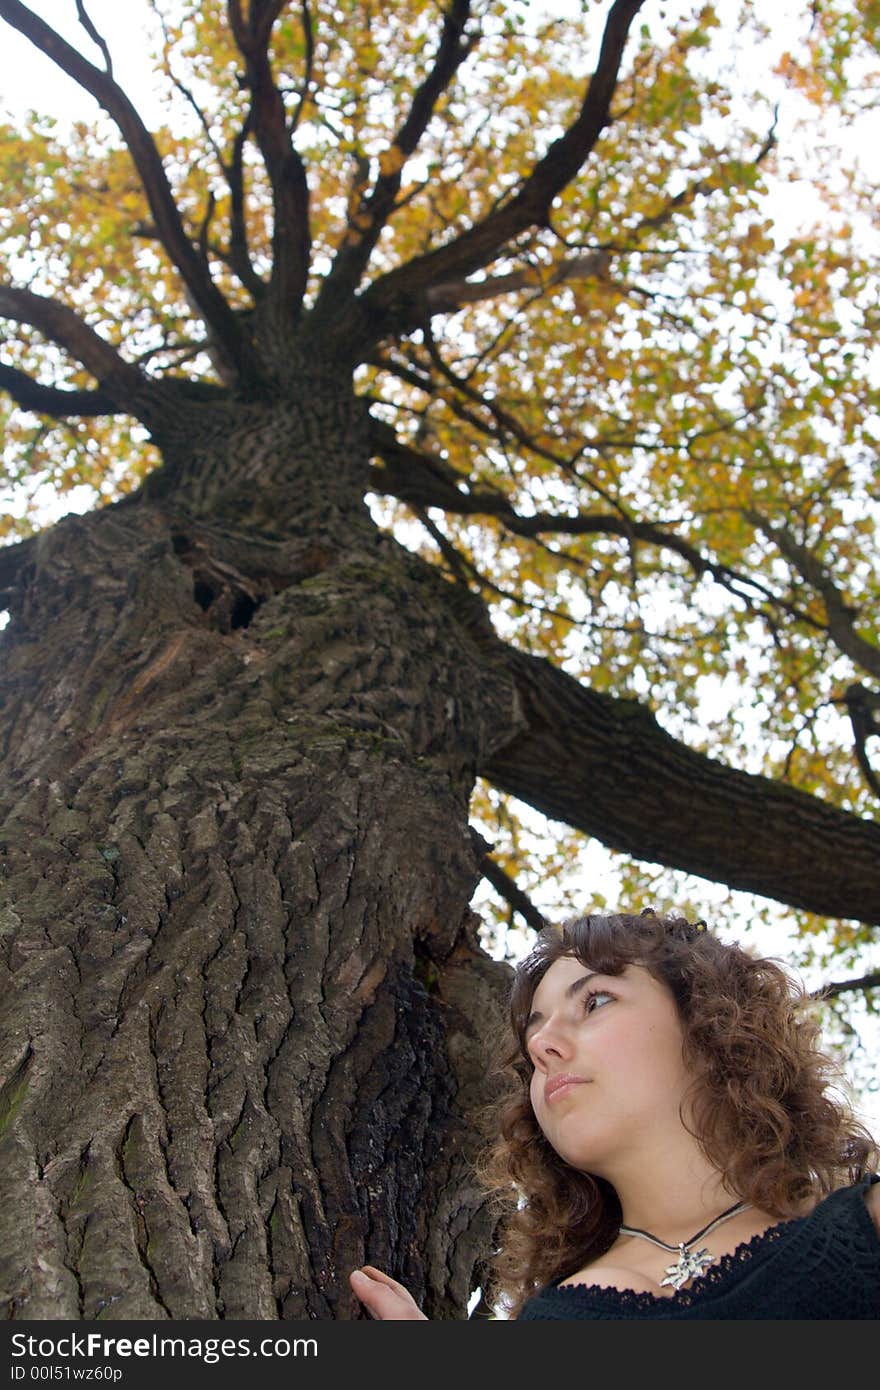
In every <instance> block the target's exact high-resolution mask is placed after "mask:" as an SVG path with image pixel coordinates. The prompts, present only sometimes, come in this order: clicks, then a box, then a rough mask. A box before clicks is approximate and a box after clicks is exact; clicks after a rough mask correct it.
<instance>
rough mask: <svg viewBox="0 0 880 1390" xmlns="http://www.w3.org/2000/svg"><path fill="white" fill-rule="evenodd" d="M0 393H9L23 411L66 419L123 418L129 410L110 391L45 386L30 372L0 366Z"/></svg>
mask: <svg viewBox="0 0 880 1390" xmlns="http://www.w3.org/2000/svg"><path fill="white" fill-rule="evenodd" d="M0 391H7V392H8V393H9V395H10V396H11V397H12V399H13V400H14V401H15V403H16V405H19V406H21V408H22V410H32V411H33V412H34V414H36V415H51V416H53V417H54V418H55V419H57V420H64V419H67V418H68V417H70V416H72V415H78V416H80V417H82V418H85V417H87V416H94V415H119V414H122V413H123V412H124V411H125V407H124V406H121V405H120V404H119V402H118V401H116V400H114V398H113V397H112V396H111V395H110V394H109V393H108V392H106V391H75V390H71V389H66V388H64V387H60V386H41V385H40V383H39V382H37V381H34V379H33V378H32V377H29V376H28V375H27V373H26V372H20V371H19V370H18V368H17V367H7V366H6V365H5V364H4V363H0Z"/></svg>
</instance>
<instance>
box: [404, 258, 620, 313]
mask: <svg viewBox="0 0 880 1390" xmlns="http://www.w3.org/2000/svg"><path fill="white" fill-rule="evenodd" d="M610 263H611V257H610V255H609V253H608V252H607V251H592V252H590V254H589V255H586V256H572V257H570V258H569V259H568V260H564V261H560V262H559V263H558V264H557V265H555V266H548V267H547V273H546V275H545V276H542V272H541V270H540V269H538V268H536V267H534V266H528V267H524V268H523V269H522V270H514V271H511V272H510V274H509V275H490V276H488V277H487V278H486V279H485V280H450V281H447V282H446V283H444V284H442V285H432V286H431V287H430V289H428V290H427V292H426V295H425V298H426V299H427V302H428V312H429V313H431V314H448V313H452V312H454V310H456V309H460V308H461V307H462V306H463V305H465V304H479V303H481V302H482V301H483V300H485V299H496V298H497V297H498V296H499V295H502V294H514V293H516V291H517V290H526V289H531V290H535V289H538V290H541V291H544V290H550V289H553V288H555V286H556V285H562V284H564V283H565V282H566V281H567V280H604V279H607V278H608V267H609V265H610Z"/></svg>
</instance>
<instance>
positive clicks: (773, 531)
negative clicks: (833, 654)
mask: <svg viewBox="0 0 880 1390" xmlns="http://www.w3.org/2000/svg"><path fill="white" fill-rule="evenodd" d="M747 515H748V519H749V521H751V523H752V525H753V526H755V527H756V529H757V530H759V531H760V532H761V533H762V534H763V535H765V536H766V537H767V539H768V540H771V541H773V542H774V544H775V545H776V546H777V547H778V549H779V551H780V553H781V554H782V555H784V557H785V559H786V560H787V561H788V563H789V564H790V565H791V566H792V567H793V568H794V569H796V570H797V572H798V574H799V575H800V576H801V578H802V579H805V580H806V582H807V583H808V584H810V585H811V586H812V587H813V588H814V589H815V590H816V592H817V593H818V594H819V595H820V596H821V598H822V601H823V603H824V604H825V611H826V613H827V614H828V631H829V633H830V634H831V636H832V638H833V639H834V642H835V643H836V645H837V646H838V647H839V649H840V650H841V651H842V652H843V653H844V655H845V656H848V657H849V658H850V659H851V660H852V661H854V662H855V663H856V665H857V666H861V667H862V668H863V670H865V671H869V672H870V674H871V675H872V676H875V677H876V678H877V679H878V680H880V647H877V646H875V645H874V643H873V642H869V641H867V640H866V638H864V637H862V636H861V634H860V633H858V632H856V630H855V626H854V624H853V619H854V618H855V616H856V610H855V609H853V608H851V607H850V605H849V604H848V603H847V602H846V600H845V599H844V597H843V595H842V594H841V592H840V590H839V589H838V587H837V585H836V584H835V583H834V581H833V579H832V578H831V576H830V574H829V573H828V571H827V570H826V569H825V567H824V565H822V564H821V563H820V562H819V561H818V560H817V559H816V557H815V555H812V554H811V553H810V551H809V550H807V548H806V547H805V546H803V545H799V544H798V542H797V541H796V540H795V538H794V535H793V534H792V532H791V530H790V529H789V528H788V527H787V526H785V525H784V524H783V523H782V522H774V523H772V524H771V523H770V522H769V521H766V520H765V519H764V518H763V517H762V516H759V515H758V514H757V513H755V512H749V513H747Z"/></svg>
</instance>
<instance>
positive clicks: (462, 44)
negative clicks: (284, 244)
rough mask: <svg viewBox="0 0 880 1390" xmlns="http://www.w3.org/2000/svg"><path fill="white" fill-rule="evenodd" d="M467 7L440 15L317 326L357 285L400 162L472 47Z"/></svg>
mask: <svg viewBox="0 0 880 1390" xmlns="http://www.w3.org/2000/svg"><path fill="white" fill-rule="evenodd" d="M470 8H471V7H470V0H452V5H451V7H450V9H449V10H448V11H447V12H446V13H445V14H444V18H443V29H442V32H441V35H440V43H439V45H438V49H437V55H436V57H435V59H434V65H433V67H432V69H431V71H430V72H429V74H428V76H427V77H426V78H425V80H424V82H422V84H421V85H420V86H419V88H418V90H417V91H416V93H415V95H414V97H413V102H412V106H411V108H410V111H409V115H408V116H407V118H406V120H405V121H404V123H403V125H402V126H401V127H400V129H399V130H398V132H397V134H396V135H395V137H394V139H393V141H392V143H391V146H390V148H389V149H388V150H386V151H385V152H384V154H383V156H382V158H381V159H380V161H379V164H380V168H379V176H378V178H377V179H376V182H375V184H374V186H373V188H372V190H371V192H370V193H369V195H368V196H367V197H364V198H361V199H360V200H359V201H358V203H357V206H356V207H354V208H353V209H352V214H351V216H350V218H349V229H348V232H347V233H346V235H345V238H344V240H343V242H342V245H341V246H340V248H339V250H338V251H337V253H336V257H335V259H334V262H333V266H332V267H331V270H330V273H329V275H328V276H327V277H326V279H325V280H324V283H323V285H322V287H321V293H320V295H319V296H318V300H317V302H316V304H315V309H314V314H313V323H314V324H315V326H316V327H320V326H321V325H323V324H324V323H326V322H327V321H328V320H329V319H330V318H332V317H333V316H334V315H335V314H336V313H337V312H338V310H339V307H340V305H341V304H343V303H344V302H346V301H347V300H349V299H350V298H351V296H352V294H353V293H354V291H355V289H356V288H357V285H358V283H359V281H360V278H361V276H362V274H363V272H364V269H365V268H366V265H367V262H368V261H369V259H370V256H371V255H372V253H373V249H374V247H375V245H376V243H377V241H378V240H379V236H380V234H381V231H382V228H383V227H384V226H385V223H386V222H387V221H388V218H389V216H390V215H391V213H392V212H393V211H394V207H395V202H396V199H397V194H398V193H399V192H400V182H401V178H402V174H403V167H404V164H405V163H406V161H407V159H409V157H410V155H412V154H413V153H414V151H415V149H416V147H417V146H418V143H419V141H420V140H421V138H422V135H423V134H424V132H425V129H426V127H427V125H428V122H429V121H430V119H431V116H432V115H433V113H434V110H435V107H436V105H437V101H438V99H439V97H440V96H441V95H442V93H443V92H444V91H445V90H446V88H447V87H448V86H449V84H450V82H451V81H452V79H453V77H454V76H455V73H456V72H457V70H458V68H459V67H460V66H461V64H462V63H463V62H464V60H465V59H466V58H467V57H468V55H469V54H470V53H471V51H472V49H473V46H474V44H473V42H468V41H467V40H465V38H464V29H465V25H466V24H467V21H468V18H469V17H470Z"/></svg>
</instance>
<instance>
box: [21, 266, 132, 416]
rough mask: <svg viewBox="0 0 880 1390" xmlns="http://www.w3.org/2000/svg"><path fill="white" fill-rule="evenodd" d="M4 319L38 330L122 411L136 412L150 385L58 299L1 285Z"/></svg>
mask: <svg viewBox="0 0 880 1390" xmlns="http://www.w3.org/2000/svg"><path fill="white" fill-rule="evenodd" d="M0 318H8V319H14V320H15V321H16V322H17V323H27V324H30V326H31V327H32V328H36V329H37V330H38V331H39V332H40V333H42V334H43V336H44V337H45V338H48V339H49V340H50V342H53V343H57V344H58V345H59V347H63V348H65V349H66V351H67V352H69V353H70V354H71V356H72V357H75V358H76V360H77V361H78V362H81V363H82V364H83V366H84V367H87V368H88V370H89V371H90V372H91V373H92V375H93V376H94V377H96V378H97V380H98V381H99V382H100V383H101V387H102V392H103V393H104V394H106V395H107V396H109V397H110V398H111V399H113V400H115V401H117V403H118V404H119V406H120V407H121V408H122V409H128V410H131V409H133V402H134V400H135V399H136V398H137V397H138V395H139V394H140V392H141V391H142V390H143V388H144V385H145V384H146V383H145V380H144V377H143V376H142V375H141V373H140V372H139V371H138V369H137V367H133V366H132V365H131V363H129V362H125V361H124V360H123V358H121V357H120V356H119V353H118V352H117V351H116V349H115V348H114V347H112V346H111V344H110V343H108V342H106V340H105V339H104V338H102V337H101V336H100V334H98V333H96V332H95V330H94V329H93V328H89V326H88V324H87V323H85V321H84V320H83V319H81V318H80V317H79V314H77V313H75V312H74V311H73V309H68V308H67V306H66V305H64V304H60V303H59V302H58V301H57V300H55V299H49V298H47V297H45V296H43V295H38V294H34V293H33V291H32V290H22V289H14V288H12V286H10V285H0Z"/></svg>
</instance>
